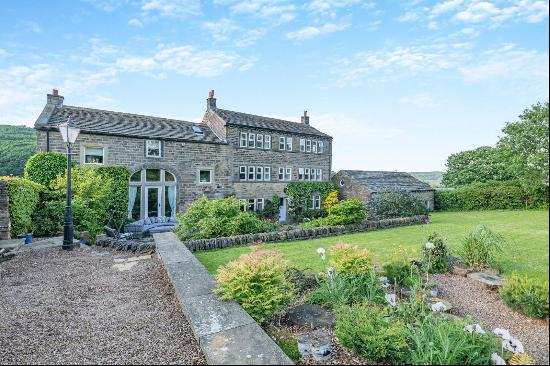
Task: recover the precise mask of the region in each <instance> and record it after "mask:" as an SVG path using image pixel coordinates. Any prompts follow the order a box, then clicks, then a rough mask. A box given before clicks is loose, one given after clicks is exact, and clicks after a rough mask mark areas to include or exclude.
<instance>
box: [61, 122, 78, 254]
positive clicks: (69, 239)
mask: <svg viewBox="0 0 550 366" xmlns="http://www.w3.org/2000/svg"><path fill="white" fill-rule="evenodd" d="M58 127H59V132H61V137H62V138H63V142H64V143H65V144H67V204H66V206H65V224H64V225H63V246H62V248H63V249H65V250H71V249H73V237H74V227H73V211H72V209H71V147H72V144H74V142H75V141H76V138H77V137H78V134H79V132H80V129H79V128H78V127H77V126H76V124H75V123H74V122H73V121H71V119H70V118H69V119H67V122H65V123H61V124H60V125H59V126H58Z"/></svg>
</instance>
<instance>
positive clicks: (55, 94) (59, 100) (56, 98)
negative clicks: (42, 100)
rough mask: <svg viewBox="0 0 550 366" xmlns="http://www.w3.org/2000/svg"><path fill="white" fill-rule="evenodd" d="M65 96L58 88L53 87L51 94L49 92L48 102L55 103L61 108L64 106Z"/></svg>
mask: <svg viewBox="0 0 550 366" xmlns="http://www.w3.org/2000/svg"><path fill="white" fill-rule="evenodd" d="M63 99H64V98H63V96H62V95H59V91H58V90H57V89H53V90H52V93H51V94H48V104H50V105H53V106H55V107H58V108H61V107H63Z"/></svg>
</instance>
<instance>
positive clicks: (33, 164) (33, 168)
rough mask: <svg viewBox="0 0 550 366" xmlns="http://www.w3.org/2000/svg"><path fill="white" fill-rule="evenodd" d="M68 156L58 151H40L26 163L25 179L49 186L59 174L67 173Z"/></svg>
mask: <svg viewBox="0 0 550 366" xmlns="http://www.w3.org/2000/svg"><path fill="white" fill-rule="evenodd" d="M66 170H67V157H66V156H65V155H63V154H61V153H57V152H38V153H36V154H34V155H33V156H31V157H30V158H29V160H28V161H27V164H25V179H29V180H32V181H33V182H36V183H39V184H42V185H44V186H48V185H49V184H50V183H51V182H53V181H54V180H55V179H56V178H57V176H59V175H61V174H65V171H66Z"/></svg>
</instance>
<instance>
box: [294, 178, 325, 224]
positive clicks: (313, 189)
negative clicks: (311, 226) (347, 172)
mask: <svg viewBox="0 0 550 366" xmlns="http://www.w3.org/2000/svg"><path fill="white" fill-rule="evenodd" d="M333 190H334V186H333V185H332V183H331V182H292V183H289V184H288V185H287V187H286V194H287V196H288V198H289V206H288V213H289V215H290V218H291V219H292V220H294V221H302V220H303V218H304V217H307V218H315V217H321V216H326V210H325V209H324V207H323V205H322V204H321V208H320V209H312V197H313V195H314V194H315V195H317V194H318V195H320V196H321V202H324V201H325V200H326V198H327V196H328V195H329V193H330V192H331V191H333Z"/></svg>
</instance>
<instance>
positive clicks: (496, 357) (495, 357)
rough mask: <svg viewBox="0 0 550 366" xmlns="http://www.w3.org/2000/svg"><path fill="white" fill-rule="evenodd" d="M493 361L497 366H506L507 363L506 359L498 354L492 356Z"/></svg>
mask: <svg viewBox="0 0 550 366" xmlns="http://www.w3.org/2000/svg"><path fill="white" fill-rule="evenodd" d="M491 361H493V363H494V364H495V365H506V361H504V359H503V358H502V357H500V356H499V355H498V354H497V353H493V354H492V355H491Z"/></svg>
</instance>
